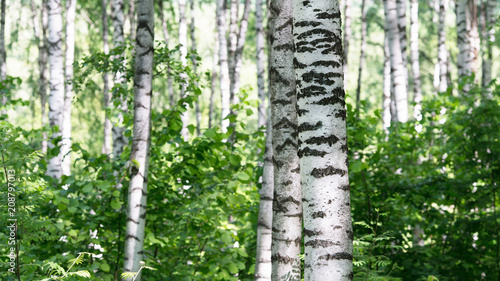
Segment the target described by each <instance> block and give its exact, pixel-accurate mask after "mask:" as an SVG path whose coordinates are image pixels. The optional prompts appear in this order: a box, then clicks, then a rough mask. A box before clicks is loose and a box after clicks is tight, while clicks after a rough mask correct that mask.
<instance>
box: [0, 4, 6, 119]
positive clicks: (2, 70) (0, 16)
mask: <svg viewBox="0 0 500 281" xmlns="http://www.w3.org/2000/svg"><path fill="white" fill-rule="evenodd" d="M6 59H7V55H6V51H5V0H2V1H1V2H0V79H1V81H3V80H5V78H7V61H6ZM6 103H7V97H6V96H5V95H2V104H3V105H5V104H6ZM2 114H5V112H2Z"/></svg>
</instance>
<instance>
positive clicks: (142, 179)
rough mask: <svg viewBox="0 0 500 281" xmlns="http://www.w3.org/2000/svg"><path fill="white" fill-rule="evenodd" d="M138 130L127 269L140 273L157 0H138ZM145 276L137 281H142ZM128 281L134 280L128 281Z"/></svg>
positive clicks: (134, 145) (135, 132)
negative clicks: (155, 5) (155, 1)
mask: <svg viewBox="0 0 500 281" xmlns="http://www.w3.org/2000/svg"><path fill="white" fill-rule="evenodd" d="M137 27H138V28H137V39H136V47H135V49H136V61H135V79H134V129H133V139H132V149H131V155H130V159H132V161H131V162H133V163H134V164H133V166H132V168H131V169H130V185H129V191H128V205H127V206H128V212H127V213H128V217H127V230H126V236H125V237H126V238H125V257H124V261H125V262H124V266H123V270H124V271H125V272H137V271H139V268H140V267H141V265H140V263H139V262H140V261H142V257H143V243H144V227H145V225H146V198H147V194H148V191H147V185H148V167H149V153H150V146H151V97H152V91H153V48H154V0H138V1H137ZM140 278H141V276H138V278H136V279H134V280H136V281H140ZM125 280H132V278H128V279H125Z"/></svg>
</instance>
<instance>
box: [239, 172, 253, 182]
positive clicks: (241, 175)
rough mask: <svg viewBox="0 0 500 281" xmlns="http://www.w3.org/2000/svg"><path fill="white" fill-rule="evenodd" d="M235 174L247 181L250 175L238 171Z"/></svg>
mask: <svg viewBox="0 0 500 281" xmlns="http://www.w3.org/2000/svg"><path fill="white" fill-rule="evenodd" d="M236 176H237V177H238V179H239V180H241V181H248V180H250V176H249V175H248V174H247V173H245V172H239V173H237V174H236Z"/></svg>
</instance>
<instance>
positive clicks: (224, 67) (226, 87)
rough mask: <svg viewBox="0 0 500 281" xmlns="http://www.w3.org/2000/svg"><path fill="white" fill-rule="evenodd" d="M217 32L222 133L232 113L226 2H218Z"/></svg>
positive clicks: (226, 127) (219, 0)
mask: <svg viewBox="0 0 500 281" xmlns="http://www.w3.org/2000/svg"><path fill="white" fill-rule="evenodd" d="M216 12H217V32H218V34H219V67H220V73H219V81H220V91H221V110H222V123H221V125H222V131H223V132H227V129H228V128H229V119H226V118H227V117H228V115H229V113H230V111H229V107H230V106H229V105H230V83H231V82H230V79H229V68H228V61H227V40H226V15H225V9H224V0H217V7H216Z"/></svg>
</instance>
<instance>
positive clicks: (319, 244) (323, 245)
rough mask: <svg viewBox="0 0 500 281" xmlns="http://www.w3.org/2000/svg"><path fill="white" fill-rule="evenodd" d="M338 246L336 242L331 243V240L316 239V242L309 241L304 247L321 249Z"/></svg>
mask: <svg viewBox="0 0 500 281" xmlns="http://www.w3.org/2000/svg"><path fill="white" fill-rule="evenodd" d="M338 244H339V243H334V242H332V241H329V240H320V239H314V240H309V241H307V242H306V243H305V244H304V245H305V246H311V247H313V248H319V247H321V248H326V247H330V246H335V245H338Z"/></svg>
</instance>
